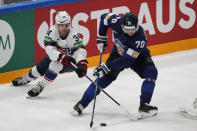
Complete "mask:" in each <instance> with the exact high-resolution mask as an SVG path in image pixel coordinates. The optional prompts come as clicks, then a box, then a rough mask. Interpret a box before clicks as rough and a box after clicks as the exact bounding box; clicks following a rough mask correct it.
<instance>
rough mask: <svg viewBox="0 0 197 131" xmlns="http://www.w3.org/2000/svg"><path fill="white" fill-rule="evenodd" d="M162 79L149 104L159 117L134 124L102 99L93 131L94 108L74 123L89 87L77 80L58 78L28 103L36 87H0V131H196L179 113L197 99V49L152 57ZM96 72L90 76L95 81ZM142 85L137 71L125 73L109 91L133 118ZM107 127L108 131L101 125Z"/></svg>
mask: <svg viewBox="0 0 197 131" xmlns="http://www.w3.org/2000/svg"><path fill="white" fill-rule="evenodd" d="M153 60H154V61H155V64H156V66H157V67H158V71H159V75H158V80H157V82H156V87H155V91H154V95H153V99H152V102H151V104H152V105H156V106H158V108H159V114H158V115H157V116H155V117H152V118H148V119H144V120H140V121H130V120H129V119H128V117H127V115H126V114H125V112H124V111H123V110H122V109H121V108H120V107H119V106H117V105H116V104H114V102H112V101H111V100H110V99H109V98H108V97H106V96H105V95H104V94H103V93H101V94H100V95H99V96H98V97H97V101H96V110H95V118H94V125H93V128H90V127H89V124H90V118H91V112H92V105H93V102H92V103H91V104H90V105H89V106H88V107H87V108H86V109H85V110H84V114H83V115H82V116H80V117H72V116H71V114H70V112H71V111H72V107H73V106H74V105H75V104H76V102H78V101H79V100H80V99H81V97H82V95H83V92H84V91H85V89H86V88H87V87H88V86H89V84H90V82H89V81H88V80H87V79H86V78H83V79H78V78H77V76H76V74H75V73H74V72H73V73H67V74H63V75H60V76H59V77H58V78H57V79H56V80H55V82H54V83H52V84H51V85H50V86H49V87H47V88H46V89H45V90H44V91H43V92H42V94H40V96H39V97H38V98H36V99H26V96H27V91H28V90H29V89H30V88H32V86H34V85H35V83H36V82H37V81H35V82H33V83H30V84H29V85H28V86H26V87H19V88H16V87H13V86H11V84H4V85H0V131H121V130H122V131H197V120H192V119H188V118H185V117H183V116H182V115H180V113H179V112H178V111H179V108H180V107H189V106H191V104H192V102H193V100H194V98H195V97H197V49H193V50H189V51H182V52H175V53H171V54H167V55H160V56H156V57H153ZM92 71H93V69H89V70H88V75H89V76H90V77H91V78H92V79H94V77H93V76H92ZM142 81H143V80H141V79H140V78H139V77H138V76H137V75H136V74H135V73H134V72H133V71H130V70H125V71H123V72H122V73H121V74H120V75H119V77H118V79H117V80H116V81H115V82H114V83H113V84H111V85H110V86H109V87H108V88H106V90H105V91H106V92H107V93H109V94H110V95H111V96H112V97H114V98H115V99H116V100H117V101H118V102H119V103H121V105H122V106H123V107H124V108H126V109H127V110H128V111H129V112H130V113H134V114H135V113H137V110H138V106H139V95H140V87H141V84H142ZM101 122H103V123H106V124H107V126H106V127H101V126H99V124H100V123H101Z"/></svg>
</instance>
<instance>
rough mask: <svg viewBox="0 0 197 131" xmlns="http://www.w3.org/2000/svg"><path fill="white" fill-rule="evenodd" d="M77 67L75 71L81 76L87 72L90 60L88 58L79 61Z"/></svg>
mask: <svg viewBox="0 0 197 131" xmlns="http://www.w3.org/2000/svg"><path fill="white" fill-rule="evenodd" d="M77 67H78V68H76V69H75V72H76V73H77V75H78V77H79V78H81V77H83V76H85V75H86V74H87V68H88V62H87V61H86V60H81V61H79V62H78V63H77Z"/></svg>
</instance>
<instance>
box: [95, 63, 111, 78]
mask: <svg viewBox="0 0 197 131" xmlns="http://www.w3.org/2000/svg"><path fill="white" fill-rule="evenodd" d="M109 72H110V69H109V68H108V67H107V66H106V65H105V64H102V65H100V66H98V67H97V68H95V69H94V73H93V76H94V77H103V76H104V75H107V74H108V73H109Z"/></svg>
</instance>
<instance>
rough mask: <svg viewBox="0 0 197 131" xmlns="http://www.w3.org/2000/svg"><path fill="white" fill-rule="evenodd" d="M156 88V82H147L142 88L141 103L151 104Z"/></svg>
mask: <svg viewBox="0 0 197 131" xmlns="http://www.w3.org/2000/svg"><path fill="white" fill-rule="evenodd" d="M154 88H155V83H154V81H151V80H145V81H144V82H143V84H142V87H141V96H140V102H141V103H148V104H149V103H150V101H151V98H152V95H153V91H154Z"/></svg>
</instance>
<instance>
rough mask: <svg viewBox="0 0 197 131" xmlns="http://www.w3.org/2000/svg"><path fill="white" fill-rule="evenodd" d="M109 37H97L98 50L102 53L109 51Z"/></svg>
mask: <svg viewBox="0 0 197 131" xmlns="http://www.w3.org/2000/svg"><path fill="white" fill-rule="evenodd" d="M107 40H108V37H107V36H97V48H98V50H99V51H100V52H104V51H105V50H106V49H107Z"/></svg>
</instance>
